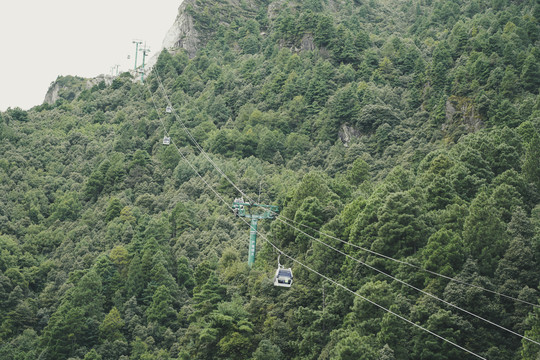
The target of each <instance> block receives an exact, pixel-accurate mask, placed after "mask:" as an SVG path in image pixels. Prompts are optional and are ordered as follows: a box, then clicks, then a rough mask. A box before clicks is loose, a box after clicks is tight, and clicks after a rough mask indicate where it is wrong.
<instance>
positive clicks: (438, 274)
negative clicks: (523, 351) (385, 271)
mask: <svg viewBox="0 0 540 360" xmlns="http://www.w3.org/2000/svg"><path fill="white" fill-rule="evenodd" d="M279 218H283V219H285V220H286V221H289V222H290V223H295V224H297V225H298V226H302V227H304V228H306V229H308V230H311V231H314V232H316V233H318V234H320V235H322V236H325V237H327V238H329V239H332V240H336V241H339V242H341V243H343V244H345V245H349V246H352V247H354V248H356V249H359V250H362V251H365V252H368V253H370V254H372V255H375V256H379V257H382V258H384V259H387V260H390V261H394V262H396V263H399V264H402V265H406V266H409V267H412V268H415V269H417V270H420V271H424V272H426V273H429V274H431V275H434V276H439V277H441V278H443V279H446V280H449V281H452V282H456V283H458V284H461V285H466V286H470V287H472V288H475V289H478V290H482V291H485V292H489V293H492V294H494V295H498V296H501V297H504V298H507V299H509V300H513V301H516V302H520V303H523V304H527V305H530V306H533V307H537V308H538V307H540V305H538V304H534V303H532V302H529V301H526V300H522V299H518V298H516V297H513V296H510V295H506V294H503V293H500V292H498V291H495V290H490V289H486V288H484V287H482V286H479V285H475V284H470V283H468V282H465V281H462V280H459V279H456V278H453V277H451V276H447V275H443V274H440V273H437V272H435V271H432V270H428V269H426V268H423V267H421V266H418V265H415V264H411V263H410V262H407V261H403V260H399V259H394V258H393V257H391V256H388V255H384V254H381V253H378V252H376V251H373V250H371V249H368V248H365V247H363V246H360V245H356V244H353V243H351V242H349V241H346V240H342V239H340V238H338V237H335V236H333V235H331V234H327V233H325V232H323V231H320V230H317V229H314V228H312V227H310V226H308V225H304V224H300V223H298V222H297V221H294V220H292V219H289V218H287V217H285V216H283V215H282V214H278V217H277V219H278V220H281V219H279ZM289 226H291V227H292V228H293V229H295V230H298V231H302V230H300V229H298V228H297V227H295V226H294V225H291V224H289Z"/></svg>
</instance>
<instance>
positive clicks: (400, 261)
mask: <svg viewBox="0 0 540 360" xmlns="http://www.w3.org/2000/svg"><path fill="white" fill-rule="evenodd" d="M154 72H155V75H156V79H157V81H158V84H159V87H160V89H161V91H162V93H163V96H164V98H165V100H166V102H167V108H169V109H172V110H173V115H174V117H175V118H176V119H177V120H178V122H179V123H180V124H181V125H182V129H183V130H184V132H185V133H186V134H187V135H188V137H189V139H190V140H191V142H192V143H193V144H194V146H195V147H196V148H197V149H198V150H199V151H200V153H201V154H202V155H203V156H204V157H205V158H206V159H207V160H208V161H209V162H210V164H211V165H212V166H213V167H214V168H215V169H216V171H217V172H218V173H220V174H221V175H222V176H223V177H224V179H225V180H226V181H227V182H228V183H229V184H230V185H231V186H233V187H234V188H235V189H236V190H237V191H238V192H239V193H240V194H241V195H242V196H243V197H244V198H246V199H247V200H248V202H254V201H253V199H251V198H250V197H249V196H248V195H247V194H246V193H244V192H243V191H242V189H240V188H239V187H238V186H237V185H236V184H235V183H234V182H233V181H232V180H231V179H230V178H229V177H228V176H227V175H226V174H225V173H224V172H223V170H221V168H219V166H218V165H217V164H216V163H215V162H214V161H213V160H212V159H211V158H210V156H209V155H208V153H206V151H204V149H203V148H202V146H201V145H200V144H199V143H198V142H197V140H196V139H195V138H194V137H193V135H192V134H191V132H190V131H189V129H188V128H187V127H186V125H185V124H184V122H183V121H182V119H180V117H179V116H178V115H177V114H176V113H175V112H174V109H173V107H172V103H171V102H170V100H169V97H168V95H167V93H166V91H165V87H164V86H163V83H162V81H161V78H160V76H159V73H158V71H157V69H154ZM275 215H276V216H278V218H279V217H281V218H284V219H285V220H287V221H289V222H290V223H289V224H288V225H289V226H290V227H292V228H293V229H295V230H298V231H301V230H300V229H298V228H297V227H295V226H294V225H292V223H295V224H298V225H299V226H302V227H304V228H306V229H309V230H312V231H315V232H317V233H319V234H321V235H323V236H326V237H328V238H330V239H333V240H337V241H339V242H342V243H343V244H347V245H350V246H352V247H354V248H357V249H360V250H363V251H366V252H368V253H370V254H372V255H375V256H379V257H382V258H384V259H387V260H390V261H394V262H397V263H400V264H403V265H406V266H409V267H412V268H415V269H417V270H420V271H423V272H426V273H428V274H431V275H434V276H438V277H441V278H444V279H446V280H449V281H452V282H456V283H459V284H461V285H465V286H469V287H472V288H475V289H478V290H481V291H485V292H489V293H491V294H494V295H498V296H501V297H504V298H506V299H509V300H513V301H516V302H521V303H523V304H527V305H530V306H533V307H537V308H538V307H540V305H538V304H534V303H531V302H529V301H526V300H522V299H518V298H516V297H513V296H510V295H506V294H503V293H501V292H498V291H494V290H490V289H487V288H484V287H482V286H479V285H475V284H471V283H467V282H465V281H462V280H459V279H456V278H453V277H451V276H447V275H443V274H440V273H437V272H435V271H432V270H428V269H426V268H423V267H421V266H418V265H414V264H411V263H409V262H407V261H403V260H399V259H394V258H392V257H390V256H388V255H384V254H381V253H378V252H376V251H373V250H371V249H368V248H365V247H362V246H359V245H356V244H353V243H351V242H349V241H345V240H342V239H339V238H337V237H335V236H332V235H329V234H326V233H324V232H322V231H320V230H317V229H313V228H312V227H309V226H307V225H304V224H299V223H298V222H296V221H295V220H292V219H288V218H287V217H285V216H283V215H282V214H278V213H276V214H275Z"/></svg>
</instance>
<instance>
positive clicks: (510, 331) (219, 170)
mask: <svg viewBox="0 0 540 360" xmlns="http://www.w3.org/2000/svg"><path fill="white" fill-rule="evenodd" d="M156 75H157V76H158V82H159V84H160V86H161V90H162V92H163V94H164V96H165V98H166V101H167V103H168V106H171V105H172V104H171V103H170V101H169V99H168V96H167V94H166V92H165V88H164V86H163V84H162V83H161V79H160V78H159V74H157V73H156ZM152 100H153V101H154V97H153V94H152ZM154 106H155V107H156V111H157V105H156V103H155V101H154ZM174 115H175V117H176V118H177V119H178V116H177V115H176V114H174ZM158 116H159V115H158ZM178 120H179V122H180V123H181V124H182V126H183V128H184V131H185V132H186V133H187V134H188V136H189V137H190V139H191V140H192V141H193V142H194V143H195V144H196V146H197V148H198V149H199V151H200V152H201V153H202V154H204V155H205V157H206V158H207V159H208V160H209V161H210V162H211V164H212V165H213V166H214V167H215V168H216V169H217V170H218V172H219V173H220V174H222V175H223V176H225V178H226V180H227V181H228V182H229V183H231V185H233V186H234V187H235V188H236V189H237V190H238V191H239V192H240V193H241V194H242V195H243V196H246V197H247V198H249V197H248V196H247V195H246V194H245V193H244V192H243V191H242V190H241V189H240V188H238V186H237V185H236V184H234V183H233V182H232V180H230V179H229V178H228V177H226V175H225V174H224V173H223V171H222V170H221V169H219V167H218V166H217V165H216V164H215V163H214V162H213V161H211V159H210V158H209V157H208V155H207V154H206V152H205V151H204V149H202V147H201V146H200V145H199V144H198V142H197V141H196V140H195V139H194V138H193V136H192V135H191V133H190V132H189V130H188V129H187V127H186V126H185V125H184V123H183V122H182V120H181V119H178ZM160 121H161V118H160ZM162 125H163V126H164V124H163V123H162ZM186 161H187V159H186ZM231 209H232V208H231ZM280 217H282V218H285V219H287V218H286V217H284V216H281V215H279V216H278V218H277V219H278V220H280V221H281V222H282V223H284V224H286V225H287V226H290V227H291V228H293V229H295V230H297V231H299V232H301V233H302V234H304V235H306V236H307V237H309V238H311V239H312V240H315V241H317V242H319V243H320V244H322V245H324V246H326V247H328V248H330V249H332V250H334V251H336V252H338V253H340V254H342V255H344V256H346V257H348V258H351V259H352V260H354V261H356V262H358V263H360V264H362V265H364V266H366V267H368V268H370V269H372V270H374V271H377V272H379V273H381V274H383V275H384V276H387V277H389V278H391V279H393V280H395V281H397V282H399V283H401V284H403V285H405V286H408V287H410V288H412V289H414V290H416V291H418V292H420V293H422V294H424V295H427V296H429V297H431V298H433V299H435V300H438V301H440V302H442V303H443V304H445V305H448V306H451V307H454V308H455V309H458V310H460V311H462V312H464V313H466V314H468V315H470V316H473V317H475V318H477V319H479V320H482V321H484V322H486V323H488V324H490V325H493V326H496V327H498V328H499V329H501V330H504V331H506V332H509V333H511V334H513V335H515V336H518V337H520V338H522V339H525V340H527V341H529V342H532V343H535V344H537V345H540V342H537V341H535V340H533V339H530V338H528V337H526V336H524V335H521V334H519V333H517V332H515V331H513V330H510V329H507V328H505V327H503V326H501V325H499V324H497V323H495V322H493V321H490V320H488V319H485V318H483V317H481V316H480V315H476V314H474V313H472V312H470V311H468V310H466V309H463V308H461V307H459V306H457V305H454V304H452V303H450V302H448V301H446V300H444V299H441V298H439V297H437V296H436V295H433V294H431V293H429V292H427V291H424V290H422V289H420V288H418V287H416V286H414V285H411V284H408V283H407V282H405V281H403V280H400V279H398V278H396V277H394V276H392V275H390V274H388V273H386V272H384V271H382V270H379V269H377V268H375V267H373V266H371V265H369V264H367V263H365V262H362V261H361V260H359V259H356V258H355V257H353V256H351V255H349V254H346V253H345V252H343V251H341V250H339V249H337V248H335V247H333V246H331V245H328V244H326V243H325V242H323V241H322V240H320V239H316V238H315V237H313V236H311V235H309V234H307V233H306V232H304V231H302V230H301V229H298V228H297V227H295V226H294V225H292V224H291V223H288V222H287V221H284V220H282V219H280ZM287 220H289V219H287ZM307 228H309V227H307ZM310 229H311V228H310ZM313 230H315V229H313ZM315 231H317V230H315ZM335 239H336V240H339V241H341V242H344V243H347V244H350V245H354V244H351V243H349V242H346V241H343V240H340V239H338V238H335ZM370 252H373V251H370ZM379 255H382V254H379ZM382 256H384V255H382ZM384 257H385V258H390V257H387V256H384ZM390 259H392V260H395V261H399V262H401V263H403V262H402V261H400V260H397V259H393V258H390ZM522 302H523V301H522Z"/></svg>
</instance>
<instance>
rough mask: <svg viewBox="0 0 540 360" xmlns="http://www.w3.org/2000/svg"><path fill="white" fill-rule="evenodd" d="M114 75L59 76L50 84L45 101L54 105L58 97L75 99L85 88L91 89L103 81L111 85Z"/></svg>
mask: <svg viewBox="0 0 540 360" xmlns="http://www.w3.org/2000/svg"><path fill="white" fill-rule="evenodd" d="M113 79H114V78H113V77H112V76H110V75H98V76H96V77H95V78H92V79H84V78H81V77H78V76H69V75H68V76H59V77H58V78H57V79H56V80H55V81H53V82H52V83H51V85H50V86H49V90H47V93H46V94H45V99H44V100H43V102H44V103H46V104H49V105H53V104H54V103H55V102H56V101H57V100H58V99H65V100H69V101H70V100H73V99H74V98H75V97H76V96H77V95H79V94H80V93H81V91H83V90H84V89H90V88H92V86H94V85H98V84H99V83H101V82H102V81H103V82H105V85H111V83H112V81H113Z"/></svg>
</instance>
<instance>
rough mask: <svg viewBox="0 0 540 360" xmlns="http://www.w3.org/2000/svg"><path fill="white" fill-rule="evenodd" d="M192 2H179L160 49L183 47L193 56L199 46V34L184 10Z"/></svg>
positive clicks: (185, 0) (188, 0) (186, 0)
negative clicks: (176, 13)
mask: <svg viewBox="0 0 540 360" xmlns="http://www.w3.org/2000/svg"><path fill="white" fill-rule="evenodd" d="M193 2H194V0H183V1H182V3H181V4H180V7H179V8H178V15H177V16H176V20H175V21H174V24H173V25H172V26H171V28H170V29H169V31H168V32H167V34H166V35H165V38H164V39H163V43H162V49H167V50H176V49H185V50H186V51H187V53H188V55H189V57H190V58H192V57H194V56H195V53H196V52H197V50H198V49H199V46H200V36H199V33H198V32H197V30H196V29H195V26H194V24H193V17H192V16H191V15H189V14H188V12H187V11H186V7H187V6H188V5H189V4H190V3H193ZM159 52H161V51H159ZM159 52H158V53H159Z"/></svg>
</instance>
